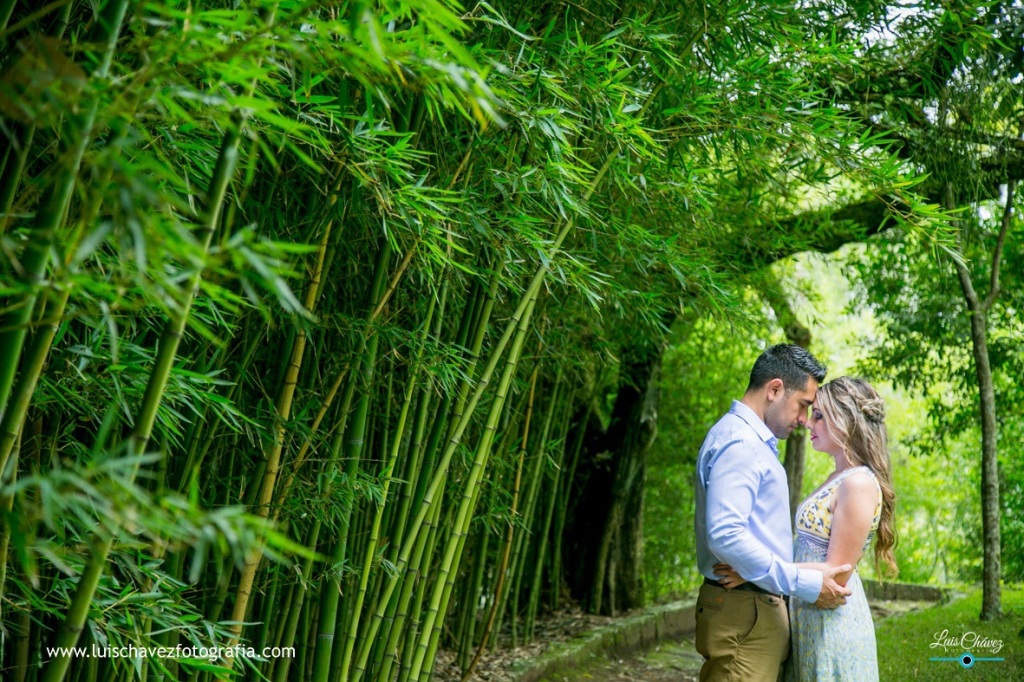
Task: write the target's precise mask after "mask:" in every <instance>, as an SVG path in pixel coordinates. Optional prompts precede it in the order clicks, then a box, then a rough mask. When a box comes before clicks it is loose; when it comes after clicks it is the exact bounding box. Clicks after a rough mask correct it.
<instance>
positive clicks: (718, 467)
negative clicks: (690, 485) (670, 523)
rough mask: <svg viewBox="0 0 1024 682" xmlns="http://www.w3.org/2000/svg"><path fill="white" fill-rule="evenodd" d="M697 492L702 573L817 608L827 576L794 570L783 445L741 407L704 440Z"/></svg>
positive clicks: (735, 404)
mask: <svg viewBox="0 0 1024 682" xmlns="http://www.w3.org/2000/svg"><path fill="white" fill-rule="evenodd" d="M696 490H697V495H696V513H695V515H694V529H695V531H696V536H697V537H696V540H697V565H698V567H699V568H700V572H701V573H703V574H704V575H705V576H706V577H708V578H711V579H712V580H717V579H718V577H719V576H716V575H715V571H714V568H713V567H714V565H715V564H716V563H719V562H722V563H726V564H729V565H730V566H732V567H733V568H734V569H736V572H737V573H739V574H740V575H741V576H743V577H744V578H746V579H747V580H749V581H750V582H752V583H754V584H755V585H757V586H758V587H763V588H764V589H766V590H768V591H769V592H773V593H775V594H787V595H792V596H796V597H799V598H800V599H803V600H804V601H808V602H814V601H815V600H817V598H818V594H819V593H820V592H821V582H822V575H821V572H820V571H816V570H813V569H806V568H798V567H797V566H796V565H795V564H794V563H793V525H792V522H791V520H790V517H791V513H790V509H789V488H788V487H787V484H786V470H785V469H783V468H782V464H781V463H780V462H779V450H778V440H777V439H776V438H775V436H773V435H772V432H771V431H770V430H769V429H768V427H767V426H766V425H765V423H764V422H763V421H761V419H760V417H758V416H757V414H755V413H754V411H753V410H751V409H750V408H749V407H747V406H746V405H744V404H743V403H741V402H740V401H738V400H734V401H733V402H732V407H731V408H730V409H729V412H728V413H727V414H725V415H724V416H723V417H722V418H721V419H719V420H718V423H717V424H715V425H714V426H713V427H712V428H711V431H709V432H708V435H707V438H705V439H704V445H702V446H701V448H700V455H699V456H698V457H697V486H696Z"/></svg>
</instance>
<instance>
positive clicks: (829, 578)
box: [716, 564, 853, 609]
mask: <svg viewBox="0 0 1024 682" xmlns="http://www.w3.org/2000/svg"><path fill="white" fill-rule="evenodd" d="M716 572H717V571H716ZM821 574H822V581H821V594H819V595H818V601H816V602H814V605H815V606H817V607H818V608H819V609H835V608H838V607H840V606H842V605H843V604H845V603H846V598H847V597H848V596H849V595H850V593H851V592H852V590H851V589H850V588H848V587H847V586H846V581H848V580H849V579H850V576H851V575H852V574H853V566H852V565H850V564H843V565H841V566H826V567H825V568H823V569H822V571H821Z"/></svg>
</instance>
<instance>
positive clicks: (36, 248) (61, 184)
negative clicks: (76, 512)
mask: <svg viewBox="0 0 1024 682" xmlns="http://www.w3.org/2000/svg"><path fill="white" fill-rule="evenodd" d="M127 7H128V0H111V1H110V2H109V3H107V5H106V7H105V8H104V12H103V13H102V14H101V15H100V16H99V17H97V22H96V27H95V30H96V35H95V41H94V42H96V43H98V44H102V45H103V52H102V53H101V54H100V60H99V64H98V65H97V66H96V69H95V70H94V71H93V75H92V77H93V78H94V79H96V80H104V79H106V78H107V76H108V75H109V74H110V64H111V61H112V59H113V55H114V49H115V45H116V43H117V38H118V36H119V35H120V32H121V25H122V24H123V22H124V17H125V12H126V10H127ZM99 105H100V100H99V98H97V97H93V98H92V99H91V100H90V102H89V104H88V107H87V108H86V112H85V114H84V115H83V117H82V119H81V123H79V124H78V127H79V133H80V134H79V135H78V136H77V139H75V140H74V144H73V145H72V147H71V153H70V154H69V155H68V162H67V167H66V168H65V169H64V171H63V172H62V173H60V174H58V176H57V179H56V180H54V182H53V184H52V185H50V186H49V188H48V190H47V193H46V194H45V195H44V196H43V197H42V198H41V199H40V203H39V206H40V208H39V211H38V212H37V213H36V217H35V223H34V225H33V227H32V236H31V237H30V239H29V243H28V246H26V248H25V256H24V257H23V258H22V261H21V268H22V280H23V281H24V283H25V284H27V285H28V286H29V287H30V290H29V292H28V293H26V294H25V295H24V296H23V297H22V299H21V301H20V302H19V303H18V304H17V305H15V306H13V309H12V310H10V311H9V312H8V313H6V314H4V316H3V319H2V320H0V410H4V408H5V407H6V405H7V400H8V398H9V397H10V394H11V390H12V386H13V383H14V376H15V374H16V372H17V368H18V363H19V360H20V359H21V354H22V348H23V346H24V343H25V335H26V333H27V331H28V323H29V320H30V319H31V316H32V311H33V309H34V308H35V304H36V299H37V297H38V290H39V288H40V286H41V285H42V278H43V275H44V274H45V272H46V265H47V262H48V260H49V255H50V243H51V241H52V240H53V237H54V233H55V232H56V230H57V228H58V227H59V225H60V223H61V221H62V220H63V219H64V214H65V213H66V212H67V210H68V206H69V204H70V203H71V195H72V193H73V191H74V188H75V181H76V179H77V177H78V170H79V168H81V165H82V158H83V157H84V156H85V150H86V148H87V147H88V146H89V142H90V140H91V139H92V133H93V130H92V129H93V126H94V124H95V122H96V114H97V113H98V112H99ZM68 135H70V124H69V133H68ZM12 182H13V179H12ZM28 380H29V382H31V383H32V384H33V386H34V383H35V379H33V378H31V377H29V379H28ZM7 412H10V410H7V411H6V412H5V413H4V417H5V421H6V417H7ZM4 431H5V432H6V431H7V429H6V428H5V429H4ZM9 455H10V444H8V443H7V442H6V441H3V442H0V471H2V470H3V469H4V467H5V466H6V463H7V457H8V456H9Z"/></svg>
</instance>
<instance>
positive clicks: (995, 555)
mask: <svg viewBox="0 0 1024 682" xmlns="http://www.w3.org/2000/svg"><path fill="white" fill-rule="evenodd" d="M1013 191H1014V184H1011V185H1010V187H1009V192H1008V194H1007V199H1006V201H1007V203H1006V206H1007V209H1006V214H1005V215H1004V217H1003V228H1002V233H1001V234H1000V238H999V244H998V246H997V247H996V250H995V253H994V255H993V261H992V273H991V277H992V284H991V290H990V291H989V295H988V298H986V300H985V301H982V300H981V298H980V297H979V296H978V292H977V290H976V289H975V288H974V283H973V282H972V281H971V273H970V271H969V270H968V269H967V266H966V265H965V264H964V263H963V262H962V261H959V260H955V261H954V262H953V264H954V266H955V268H956V273H957V277H958V279H959V280H960V288H961V290H962V291H963V294H964V300H965V301H966V303H967V308H968V310H970V312H971V346H972V350H973V352H974V371H975V374H976V376H977V380H978V397H979V402H980V407H981V526H982V543H983V548H984V569H983V575H982V598H981V619H982V620H994V619H996V618H999V617H1000V616H1001V615H1002V610H1003V609H1002V594H1001V588H1000V585H999V579H1000V575H1001V573H1002V569H1001V566H1000V563H1001V561H1000V554H1001V540H1000V536H999V535H1000V533H999V459H998V451H997V448H996V444H997V440H998V435H999V432H998V427H997V426H996V393H995V386H994V384H993V381H992V367H991V365H990V363H989V355H988V331H987V327H988V321H987V314H988V310H989V307H990V306H991V305H992V302H993V301H994V300H995V298H996V296H998V295H999V262H1000V258H1001V256H1002V253H1001V251H1002V243H1003V239H1004V237H1005V234H1006V230H1007V229H1008V227H1009V221H1010V213H1011V207H1012V205H1013ZM945 199H946V202H945V203H946V204H947V208H949V207H950V206H952V205H954V204H953V201H952V189H951V188H949V187H948V186H947V194H946V197H945Z"/></svg>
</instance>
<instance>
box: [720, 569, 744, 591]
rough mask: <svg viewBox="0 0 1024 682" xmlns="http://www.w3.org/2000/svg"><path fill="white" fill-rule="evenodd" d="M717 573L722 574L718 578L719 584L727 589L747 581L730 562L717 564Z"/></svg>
mask: <svg viewBox="0 0 1024 682" xmlns="http://www.w3.org/2000/svg"><path fill="white" fill-rule="evenodd" d="M715 575H717V576H721V577H720V578H719V579H718V584H719V585H721V586H722V587H724V588H725V589H727V590H731V589H732V588H734V587H736V586H738V585H742V584H743V583H745V582H747V581H746V580H745V579H744V578H743V576H741V575H740V574H739V573H737V572H736V571H735V570H734V569H733V567H732V566H730V565H729V564H715Z"/></svg>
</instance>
